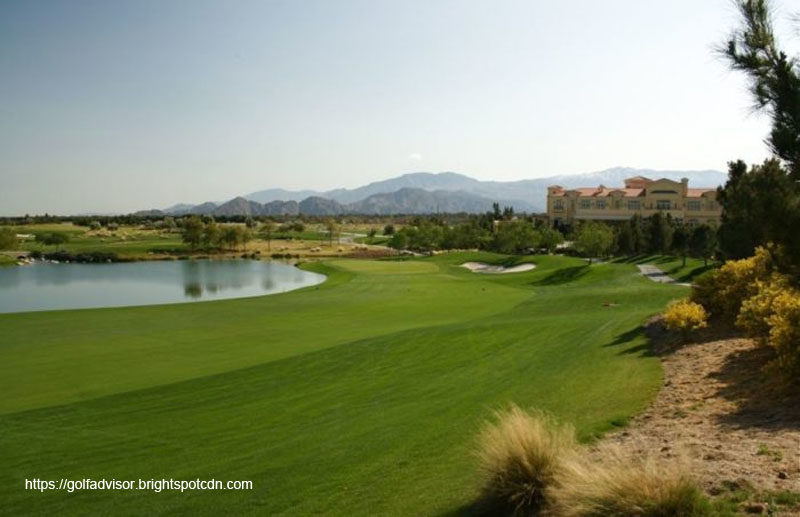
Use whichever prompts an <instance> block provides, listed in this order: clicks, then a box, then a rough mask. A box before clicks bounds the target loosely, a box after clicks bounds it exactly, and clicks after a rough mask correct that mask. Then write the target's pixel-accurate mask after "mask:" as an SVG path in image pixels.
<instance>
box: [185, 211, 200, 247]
mask: <svg viewBox="0 0 800 517" xmlns="http://www.w3.org/2000/svg"><path fill="white" fill-rule="evenodd" d="M203 235H204V231H203V221H202V219H200V217H198V216H196V215H195V216H192V217H189V218H188V219H184V221H183V232H182V234H181V238H182V239H183V242H184V243H185V244H187V245H188V246H189V249H191V250H192V251H194V250H196V249H197V248H198V247H200V243H201V242H203Z"/></svg>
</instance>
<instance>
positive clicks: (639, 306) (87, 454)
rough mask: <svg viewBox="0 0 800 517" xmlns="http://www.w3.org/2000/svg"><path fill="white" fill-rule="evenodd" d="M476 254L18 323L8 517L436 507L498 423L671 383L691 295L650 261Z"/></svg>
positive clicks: (562, 413)
mask: <svg viewBox="0 0 800 517" xmlns="http://www.w3.org/2000/svg"><path fill="white" fill-rule="evenodd" d="M504 258H505V257H502V256H499V255H491V254H486V253H459V254H449V255H442V256H438V257H431V258H424V259H414V260H407V261H355V260H331V261H328V262H325V263H311V264H306V265H305V266H304V267H307V268H309V269H311V270H314V271H318V272H322V273H325V274H327V275H328V280H327V281H326V282H325V283H324V284H322V285H320V286H316V287H311V288H306V289H303V290H299V291H294V292H291V293H286V294H280V295H274V296H267V297H259V298H246V299H239V300H225V301H217V302H207V303H194V304H176V305H161V306H148V307H134V308H118V309H100V310H79V311H58V312H42V313H24V314H8V315H0V365H1V366H0V368H2V374H0V389H2V393H3V397H2V398H0V437H2V439H0V456H1V457H2V458H3V462H2V466H0V502H1V503H2V512H4V513H6V512H7V513H8V514H15V515H19V514H52V513H54V512H58V511H63V512H67V513H69V514H87V513H104V514H108V513H113V514H123V515H125V514H134V513H136V514H141V513H145V512H147V513H168V514H174V515H184V514H195V515H196V514H200V515H212V514H213V515H218V514H225V513H260V514H292V515H307V514H319V513H322V514H334V515H369V514H393V515H432V514H433V515H435V514H441V513H447V512H454V511H457V510H458V509H459V508H462V507H464V506H465V505H468V504H469V503H470V502H471V501H473V500H474V498H475V497H476V495H477V487H478V479H477V477H476V474H475V468H474V464H475V463H474V459H473V457H472V455H471V451H472V448H473V445H474V442H473V439H474V435H475V433H476V431H477V430H478V428H479V426H480V422H481V421H482V420H483V419H484V418H486V417H487V416H488V415H489V414H490V412H491V410H492V409H493V408H497V407H500V406H502V405H504V404H507V403H509V402H512V401H513V402H516V403H518V404H520V405H522V406H532V405H533V406H537V407H541V408H544V409H546V410H548V411H551V412H553V413H554V414H556V415H558V416H559V417H560V418H563V419H565V420H567V421H570V422H573V423H574V424H575V425H576V427H577V429H578V431H579V434H580V435H581V437H582V438H584V439H590V438H591V437H592V436H594V435H596V434H598V433H601V432H603V431H605V430H608V429H610V428H611V427H613V426H614V425H620V424H622V423H624V422H625V420H626V419H627V418H628V417H630V416H631V415H633V414H635V413H636V412H637V411H638V410H640V409H641V408H642V407H644V405H646V404H647V403H648V401H649V400H651V398H652V397H653V396H654V394H655V393H656V392H657V390H658V387H659V385H660V382H661V370H660V365H659V363H658V360H657V358H655V357H651V356H649V354H647V351H646V347H645V341H644V338H643V336H642V335H641V334H640V333H639V332H638V330H637V329H638V327H639V325H640V324H641V322H642V321H643V320H644V319H645V318H646V317H647V316H649V315H651V314H653V313H655V312H658V311H659V310H661V309H662V308H663V307H664V306H665V305H666V303H667V302H668V301H669V300H671V299H674V298H677V297H680V296H683V295H685V294H686V293H687V291H688V290H687V289H686V288H684V287H680V286H676V285H660V284H656V283H654V282H650V281H648V280H647V279H645V278H643V277H642V276H641V275H639V274H638V272H637V270H636V268H635V266H634V265H632V264H599V265H592V266H591V267H588V266H586V265H585V261H583V260H580V259H574V258H568V257H533V258H532V259H531V260H533V261H534V262H535V263H536V265H537V268H536V269H535V270H533V271H530V272H526V273H518V274H510V275H497V276H494V275H480V274H475V273H471V272H469V271H467V270H465V269H463V268H461V267H459V264H461V263H463V262H466V261H483V262H499V261H502V260H503V259H504ZM198 477H199V478H201V479H211V478H215V479H218V480H252V481H253V489H252V490H246V491H194V492H185V493H180V492H174V491H163V492H160V493H154V492H152V491H81V492H74V493H66V492H59V491H49V492H44V493H40V492H38V491H31V490H24V480H25V479H26V478H27V479H32V478H40V479H54V480H58V479H60V478H69V479H81V478H92V479H101V478H106V479H111V478H116V479H138V478H141V479H151V478H175V479H195V478H198Z"/></svg>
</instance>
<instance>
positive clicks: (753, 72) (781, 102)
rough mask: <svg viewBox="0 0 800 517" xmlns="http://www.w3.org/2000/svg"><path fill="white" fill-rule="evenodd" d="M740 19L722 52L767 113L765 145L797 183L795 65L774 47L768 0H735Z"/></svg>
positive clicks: (799, 148) (799, 128)
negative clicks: (767, 131)
mask: <svg viewBox="0 0 800 517" xmlns="http://www.w3.org/2000/svg"><path fill="white" fill-rule="evenodd" d="M736 7H737V8H738V10H739V14H740V15H741V19H742V26H741V27H740V28H738V29H737V30H736V31H735V32H734V33H733V35H732V36H731V38H730V39H729V40H728V41H727V44H726V45H725V47H724V48H723V49H721V51H722V54H723V55H724V56H725V57H726V58H727V60H728V62H729V63H730V66H731V68H733V69H734V70H738V71H741V72H744V73H745V75H747V77H748V79H749V80H750V92H751V93H752V94H753V97H754V98H755V101H756V107H757V108H758V109H760V110H762V111H765V112H767V113H768V115H769V117H770V119H771V122H772V129H771V130H770V134H769V137H768V138H767V144H769V146H770V148H771V150H772V151H773V152H774V153H775V155H777V156H778V157H780V158H781V159H782V160H783V161H784V162H786V164H787V165H788V167H789V170H790V174H791V176H792V179H794V180H800V74H799V73H798V62H797V60H796V59H795V58H790V57H788V56H787V55H786V53H785V52H783V51H782V50H780V49H779V48H778V47H777V44H776V38H775V34H774V31H773V28H772V23H771V13H770V7H769V2H768V1H767V0H737V1H736Z"/></svg>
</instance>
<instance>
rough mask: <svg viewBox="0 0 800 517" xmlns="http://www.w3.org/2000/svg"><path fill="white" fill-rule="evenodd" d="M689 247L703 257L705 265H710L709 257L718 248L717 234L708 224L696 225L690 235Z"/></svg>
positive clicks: (694, 253) (696, 254)
mask: <svg viewBox="0 0 800 517" xmlns="http://www.w3.org/2000/svg"><path fill="white" fill-rule="evenodd" d="M689 249H690V250H691V252H692V254H693V255H695V256H697V257H700V258H702V259H703V265H705V266H708V259H709V258H711V257H712V256H713V255H714V252H715V251H716V249H717V234H716V232H715V231H714V229H713V228H711V227H710V226H708V225H707V224H703V225H700V226H697V227H695V229H694V230H693V231H692V235H691V237H689Z"/></svg>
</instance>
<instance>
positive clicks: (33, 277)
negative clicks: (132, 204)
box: [0, 260, 325, 313]
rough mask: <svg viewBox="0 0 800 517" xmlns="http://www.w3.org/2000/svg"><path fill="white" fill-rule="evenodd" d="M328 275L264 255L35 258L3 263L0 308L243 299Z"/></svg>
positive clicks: (23, 309)
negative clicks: (103, 260) (108, 260)
mask: <svg viewBox="0 0 800 517" xmlns="http://www.w3.org/2000/svg"><path fill="white" fill-rule="evenodd" d="M323 280H325V276H324V275H320V274H318V273H311V272H308V271H303V270H301V269H298V268H296V267H294V266H292V265H289V264H284V263H280V262H265V261H259V260H176V261H149V262H124V263H112V264H75V263H70V264H63V263H62V264H52V263H35V264H31V265H27V266H16V267H2V268H0V313H4V312H26V311H43V310H51V309H81V308H94V307H121V306H129V305H151V304H158V303H176V302H195V301H205V300H221V299H226V298H243V297H248V296H260V295H265V294H274V293H282V292H286V291H291V290H293V289H300V288H301V287H307V286H311V285H316V284H319V283H321V282H322V281H323Z"/></svg>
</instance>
